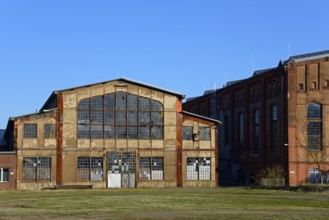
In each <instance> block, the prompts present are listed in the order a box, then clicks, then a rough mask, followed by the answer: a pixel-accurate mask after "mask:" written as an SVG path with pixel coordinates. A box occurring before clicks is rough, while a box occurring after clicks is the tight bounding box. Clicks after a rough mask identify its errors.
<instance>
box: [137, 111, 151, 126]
mask: <svg viewBox="0 0 329 220" xmlns="http://www.w3.org/2000/svg"><path fill="white" fill-rule="evenodd" d="M150 116H151V114H150V112H139V124H140V125H150V124H151V118H150Z"/></svg>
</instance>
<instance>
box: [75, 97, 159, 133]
mask: <svg viewBox="0 0 329 220" xmlns="http://www.w3.org/2000/svg"><path fill="white" fill-rule="evenodd" d="M77 110H78V113H77V114H78V138H88V139H89V138H96V139H102V138H118V139H163V134H164V116H163V115H164V113H163V111H164V109H163V104H162V103H161V102H159V101H157V100H153V99H150V98H146V97H142V96H137V95H133V94H130V93H127V92H115V93H109V94H105V95H104V96H94V97H90V98H86V99H82V100H80V101H79V104H78V109H77Z"/></svg>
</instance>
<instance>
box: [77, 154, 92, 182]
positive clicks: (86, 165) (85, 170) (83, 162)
mask: <svg viewBox="0 0 329 220" xmlns="http://www.w3.org/2000/svg"><path fill="white" fill-rule="evenodd" d="M89 179H90V158H89V157H78V180H89Z"/></svg>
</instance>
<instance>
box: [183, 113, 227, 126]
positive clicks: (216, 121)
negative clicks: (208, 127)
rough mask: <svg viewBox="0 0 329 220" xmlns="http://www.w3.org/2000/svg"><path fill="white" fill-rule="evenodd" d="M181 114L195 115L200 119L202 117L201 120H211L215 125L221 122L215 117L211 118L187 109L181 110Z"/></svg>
mask: <svg viewBox="0 0 329 220" xmlns="http://www.w3.org/2000/svg"><path fill="white" fill-rule="evenodd" d="M181 114H184V115H188V116H191V117H195V118H200V119H203V120H206V121H211V122H213V123H215V124H217V125H220V124H223V123H222V122H221V121H219V120H216V119H213V118H208V117H205V116H202V115H198V114H194V113H191V112H187V111H182V112H181Z"/></svg>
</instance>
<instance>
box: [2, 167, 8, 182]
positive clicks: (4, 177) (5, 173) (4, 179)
mask: <svg viewBox="0 0 329 220" xmlns="http://www.w3.org/2000/svg"><path fill="white" fill-rule="evenodd" d="M8 181H9V169H8V168H0V183H2V182H8Z"/></svg>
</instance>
